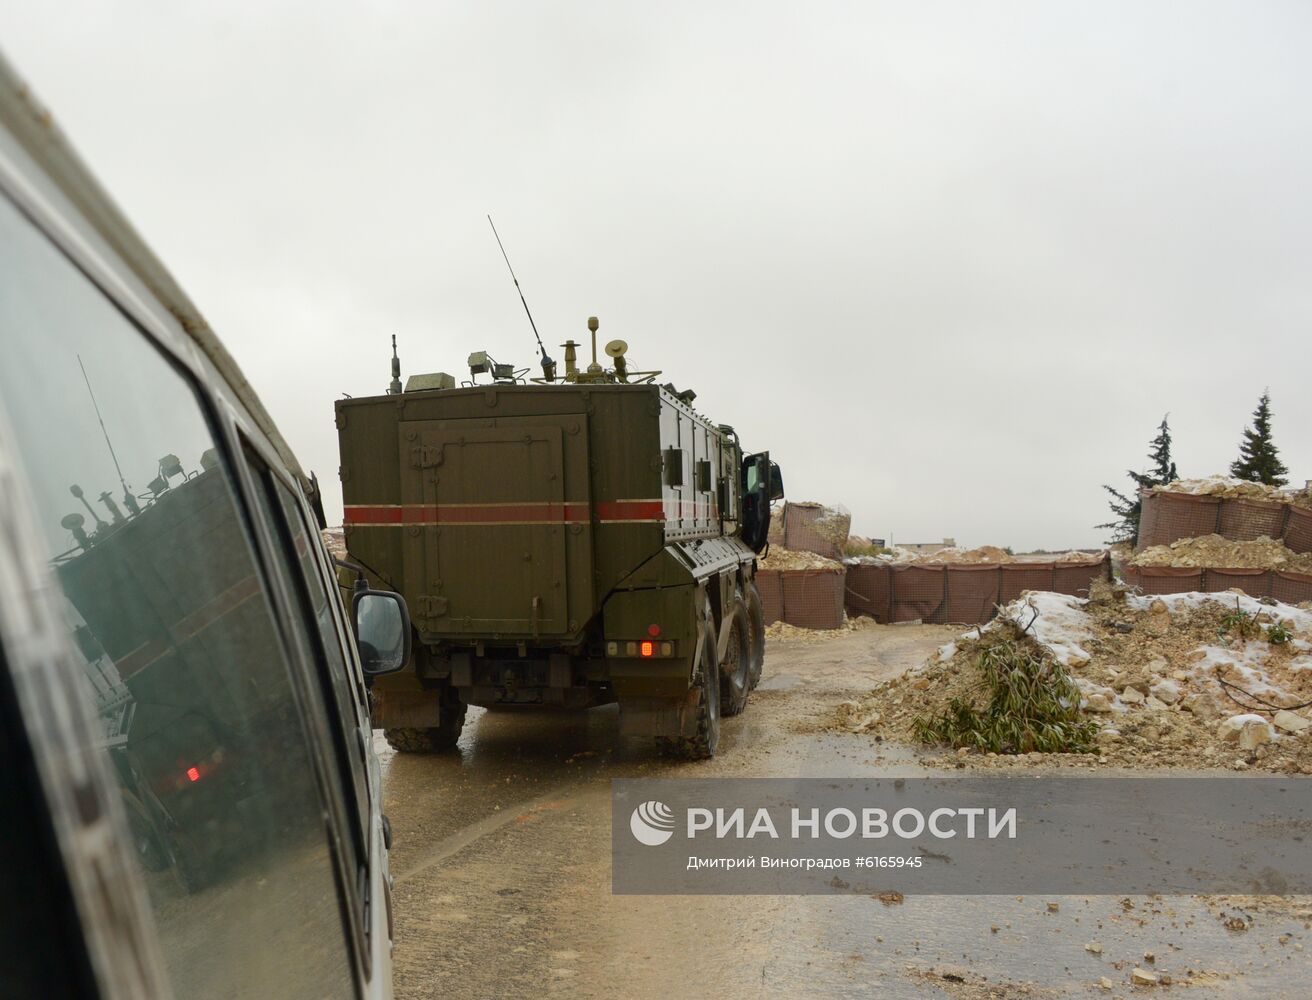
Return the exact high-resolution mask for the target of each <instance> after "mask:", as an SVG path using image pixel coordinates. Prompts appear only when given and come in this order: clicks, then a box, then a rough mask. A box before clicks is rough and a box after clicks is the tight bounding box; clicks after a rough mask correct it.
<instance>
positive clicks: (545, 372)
mask: <svg viewBox="0 0 1312 1000" xmlns="http://www.w3.org/2000/svg"><path fill="white" fill-rule="evenodd" d="M487 224H488V225H489V226H491V227H492V235H493V236H495V237H496V240H497V246H498V247H500V248H501V256H502V257H504V258H505V260H506V269H507V270H509V271H510V280H511V281H513V282H514V283H515V291H517V292H519V301H520V302H522V303H524V315H525V316H527V317H528V325H529V326H531V327H532V328H533V338H534V339H535V340H536V341H537V342H538V351H539V352H541V354H542V376H543V378H545V379H546V380H547V381H548V382H554V381H555V380H556V362H554V361H552V360H551V358H549V357H548V356H547V349H546V348H545V347H543V346H542V338H541V337H540V336H539V335H538V325H537V324H536V323H534V322H533V314H532V313H531V312H529V309H528V300H527V299H525V298H524V290H523V289H522V288H520V287H519V279H518V278H516V277H515V269H514V268H513V267H511V265H510V255H509V254H507V253H506V248H505V245H504V244H503V243H502V242H501V234H500V233H498V232H497V227H496V223H494V222H493V221H492V216H491V215H489V216H488V217H487Z"/></svg>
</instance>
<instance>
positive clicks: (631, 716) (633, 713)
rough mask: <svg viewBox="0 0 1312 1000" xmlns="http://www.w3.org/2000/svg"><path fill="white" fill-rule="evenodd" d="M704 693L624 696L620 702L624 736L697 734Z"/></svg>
mask: <svg viewBox="0 0 1312 1000" xmlns="http://www.w3.org/2000/svg"><path fill="white" fill-rule="evenodd" d="M700 698H701V692H700V691H698V690H697V689H696V688H692V689H689V691H688V692H687V694H685V695H684V696H683V698H624V699H621V701H620V735H621V736H669V737H679V736H696V735H697V705H698V701H699V699H700Z"/></svg>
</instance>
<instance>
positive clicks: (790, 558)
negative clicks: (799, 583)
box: [760, 545, 843, 570]
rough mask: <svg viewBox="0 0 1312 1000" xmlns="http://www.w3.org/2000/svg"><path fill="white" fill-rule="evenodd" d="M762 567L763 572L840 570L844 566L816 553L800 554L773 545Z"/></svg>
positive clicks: (768, 550) (763, 560)
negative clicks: (771, 570)
mask: <svg viewBox="0 0 1312 1000" xmlns="http://www.w3.org/2000/svg"><path fill="white" fill-rule="evenodd" d="M760 567H761V569H763V570H770V569H773V570H795V569H810V570H840V569H842V568H843V564H842V563H841V562H839V561H838V560H836V559H830V558H828V557H826V556H822V555H820V554H818V553H816V552H799V551H797V550H795V549H786V548H784V547H783V546H782V545H771V546H770V547H769V548H768V549H767V550H766V553H765V558H764V559H762V560H760Z"/></svg>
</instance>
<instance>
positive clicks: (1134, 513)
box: [1097, 413, 1180, 543]
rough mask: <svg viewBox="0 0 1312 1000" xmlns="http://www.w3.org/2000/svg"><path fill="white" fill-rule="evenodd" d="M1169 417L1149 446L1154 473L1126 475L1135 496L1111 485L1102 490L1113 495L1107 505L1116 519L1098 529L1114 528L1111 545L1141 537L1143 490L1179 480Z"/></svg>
mask: <svg viewBox="0 0 1312 1000" xmlns="http://www.w3.org/2000/svg"><path fill="white" fill-rule="evenodd" d="M1170 417H1171V415H1170V414H1169V413H1168V414H1166V416H1164V417H1162V422H1161V423H1160V424H1158V425H1157V436H1156V437H1155V438H1153V439H1152V442H1151V444H1150V445H1149V451H1148V461H1149V462H1151V463H1152V467H1151V471H1150V472H1135V471H1134V470H1133V469H1130V470H1128V471H1127V472H1126V475H1128V476H1129V477H1130V480H1131V481H1132V482H1133V483H1134V496H1133V497H1129V496H1126V495H1125V494H1124V493H1122V492H1121V491H1120V490H1118V489H1116V488H1115V487H1112V486H1104V487H1103V489H1105V490H1106V491H1107V492H1108V493H1110V494H1111V497H1112V498H1111V500H1109V501H1108V504H1107V505H1108V506H1109V507H1110V508H1111V511H1112V514H1113V515H1115V519H1114V520H1111V521H1108V522H1107V523H1106V524H1099V525H1097V527H1099V528H1110V529H1112V536H1111V538H1109V539H1108V542H1111V543H1116V542H1133V541H1134V540H1135V539H1136V538H1137V537H1138V535H1139V516H1140V515H1141V514H1142V513H1143V501H1142V500H1140V499H1139V491H1140V490H1146V489H1151V488H1152V487H1154V486H1162V485H1164V484H1166V483H1169V482H1171V481H1172V480H1173V479H1179V478H1180V474H1179V472H1178V471H1177V470H1176V467H1175V461H1174V459H1172V458H1171V427H1170V424H1169V423H1168V421H1169V420H1170Z"/></svg>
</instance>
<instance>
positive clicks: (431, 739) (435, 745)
mask: <svg viewBox="0 0 1312 1000" xmlns="http://www.w3.org/2000/svg"><path fill="white" fill-rule="evenodd" d="M435 694H436V697H437V699H438V718H439V720H440V722H441V724H440V725H438V726H437V727H435V728H431V729H413V728H406V729H384V730H383V736H384V737H385V738H386V739H387V745H388V746H390V747H391V748H392V749H393V750H395V751H396V752H397V753H441V752H442V751H444V750H450V749H452V748H453V747H454V746H455V745H456V743H457V741H458V740H459V739H460V731H461V729H463V728H464V725H465V707H466V706H465V703H464V702H463V701H461V700H460V696H459V695H458V694H457V693H456V691H455V689H454V688H452V687H448V686H447V685H445V684H444V685H443V686H442V687H440V688H439V689H438V690H437V691H436V692H435Z"/></svg>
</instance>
